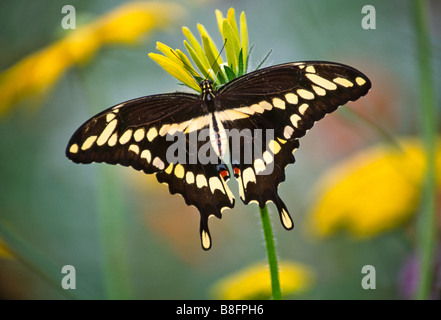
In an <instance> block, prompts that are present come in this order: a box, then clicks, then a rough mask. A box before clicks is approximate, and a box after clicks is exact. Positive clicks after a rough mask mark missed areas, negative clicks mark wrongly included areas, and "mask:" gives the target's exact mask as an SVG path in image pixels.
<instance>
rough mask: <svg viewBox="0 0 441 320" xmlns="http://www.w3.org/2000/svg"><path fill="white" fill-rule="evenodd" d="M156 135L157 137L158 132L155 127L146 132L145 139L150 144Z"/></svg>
mask: <svg viewBox="0 0 441 320" xmlns="http://www.w3.org/2000/svg"><path fill="white" fill-rule="evenodd" d="M157 135H158V130H157V129H156V128H155V127H153V128H150V129H149V131H148V132H147V139H148V140H149V141H150V142H152V141H153V139H155V138H156V136H157Z"/></svg>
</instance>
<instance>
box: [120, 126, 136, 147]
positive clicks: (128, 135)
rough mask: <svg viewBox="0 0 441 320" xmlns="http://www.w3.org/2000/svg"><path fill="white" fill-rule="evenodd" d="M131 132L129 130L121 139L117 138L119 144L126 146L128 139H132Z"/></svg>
mask: <svg viewBox="0 0 441 320" xmlns="http://www.w3.org/2000/svg"><path fill="white" fill-rule="evenodd" d="M132 132H133V130H132V129H129V130H127V131H126V132H124V134H123V135H122V136H121V138H119V143H121V144H126V143H127V142H129V141H130V139H131V138H132Z"/></svg>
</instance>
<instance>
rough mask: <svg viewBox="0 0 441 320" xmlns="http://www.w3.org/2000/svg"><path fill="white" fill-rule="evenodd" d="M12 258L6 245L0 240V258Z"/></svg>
mask: <svg viewBox="0 0 441 320" xmlns="http://www.w3.org/2000/svg"><path fill="white" fill-rule="evenodd" d="M12 257H13V254H12V252H11V251H10V250H9V248H8V247H7V246H6V244H5V243H4V242H3V241H2V239H0V258H8V259H11V258H12Z"/></svg>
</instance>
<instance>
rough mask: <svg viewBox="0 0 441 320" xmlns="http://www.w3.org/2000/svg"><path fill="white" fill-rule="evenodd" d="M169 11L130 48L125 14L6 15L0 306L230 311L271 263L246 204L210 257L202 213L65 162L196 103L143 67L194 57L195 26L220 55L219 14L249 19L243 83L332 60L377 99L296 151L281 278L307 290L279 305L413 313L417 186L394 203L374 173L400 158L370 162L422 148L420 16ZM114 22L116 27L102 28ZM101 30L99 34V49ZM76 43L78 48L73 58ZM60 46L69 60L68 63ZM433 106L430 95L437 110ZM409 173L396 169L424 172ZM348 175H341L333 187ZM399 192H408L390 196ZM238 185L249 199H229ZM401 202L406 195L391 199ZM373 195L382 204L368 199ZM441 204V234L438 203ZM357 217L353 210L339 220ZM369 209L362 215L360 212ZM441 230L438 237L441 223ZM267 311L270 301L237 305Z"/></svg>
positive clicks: (36, 6) (352, 109)
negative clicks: (246, 280)
mask: <svg viewBox="0 0 441 320" xmlns="http://www.w3.org/2000/svg"><path fill="white" fill-rule="evenodd" d="M147 3H148V1H147ZM164 3H167V5H166V6H161V5H157V6H155V5H154V6H152V7H148V6H147V7H143V6H141V5H140V6H139V8H142V10H143V12H144V13H145V12H147V13H146V16H145V19H147V20H148V21H150V20H151V23H150V24H149V25H147V26H142V25H141V26H140V27H139V30H138V31H136V30H135V31H133V30H132V31H130V30H128V31H127V39H126V38H125V36H126V35H125V34H124V32H123V31H121V30H124V27H123V26H125V27H127V26H128V25H127V23H130V22H128V21H126V20H121V21H119V22H118V19H117V18H115V17H116V16H111V15H109V12H114V13H115V12H116V13H115V14H116V15H117V13H118V12H120V13H121V10H122V9H121V8H122V6H123V5H127V4H130V2H124V1H116V0H112V1H108V0H106V1H104V0H95V1H85V0H73V1H68V2H67V1H66V3H64V2H63V1H48V0H42V1H38V2H36V1H24V0H14V1H12V0H6V1H1V2H0V21H1V22H0V25H1V28H0V51H1V54H0V73H1V75H0V98H1V100H2V101H1V102H0V298H4V299H108V298H116V299H119V298H134V299H210V298H224V297H226V296H225V295H223V294H224V293H223V292H222V291H221V290H220V289H219V283H222V281H223V279H226V278H228V277H229V276H231V275H234V274H236V273H237V272H239V271H240V270H244V268H245V270H246V268H247V267H248V266H252V265H255V264H256V263H265V261H266V250H265V244H264V240H263V234H262V228H261V223H260V217H259V211H258V209H257V206H256V205H249V206H245V205H243V204H242V203H241V202H240V201H238V199H239V198H238V196H236V200H237V201H236V206H235V208H234V209H233V210H228V211H226V212H224V214H223V218H222V219H221V220H219V219H216V218H214V219H210V230H211V234H212V240H213V247H212V249H211V250H210V251H208V252H205V251H203V250H202V249H201V247H200V242H199V241H200V240H199V214H198V212H197V210H196V209H195V208H193V207H187V206H186V205H185V203H184V200H183V199H182V198H181V197H179V196H177V195H173V196H172V195H170V194H169V193H168V189H167V187H166V186H164V185H161V184H159V183H158V182H157V181H156V179H155V177H153V176H146V175H144V174H143V173H140V172H137V171H135V170H133V169H129V168H125V167H120V166H109V165H104V164H91V165H77V164H74V163H71V162H70V161H69V160H68V159H67V158H66V157H65V147H66V145H67V142H68V141H69V138H70V136H71V135H72V134H73V132H74V131H75V130H76V129H77V128H78V127H79V126H80V125H81V124H82V123H83V122H85V121H86V120H87V119H89V118H90V117H91V116H93V115H94V114H96V113H98V112H100V111H102V110H104V109H106V108H108V107H110V106H112V105H115V104H118V103H120V102H123V101H125V100H128V99H131V98H135V97H140V96H144V95H150V94H155V93H165V92H173V91H177V90H178V91H188V89H187V88H186V87H183V86H180V85H179V84H178V83H177V81H176V80H175V79H174V78H172V77H171V76H170V75H169V74H167V73H165V72H164V71H163V70H162V69H161V68H160V67H159V66H158V65H157V64H156V63H154V62H153V61H152V60H150V59H149V58H148V55H147V54H148V53H149V52H157V50H156V49H155V47H156V41H160V42H163V43H165V44H167V45H169V46H171V47H173V48H179V49H181V50H183V51H185V48H184V46H183V43H182V41H183V39H184V36H183V34H182V32H181V26H188V27H189V28H190V29H191V30H192V31H193V33H194V34H195V35H196V34H197V27H196V25H197V23H201V24H203V25H204V26H205V27H206V29H207V30H208V32H209V33H210V35H211V36H212V37H213V38H214V39H215V40H216V41H217V44H218V46H219V48H220V47H221V42H222V41H221V37H220V36H219V31H218V26H217V22H216V17H215V9H219V10H221V11H222V12H223V14H224V16H226V14H227V11H228V9H229V8H230V7H234V8H235V10H236V17H238V16H239V14H240V12H242V11H245V13H246V17H247V23H248V32H249V41H250V45H253V50H252V53H251V57H250V59H251V61H250V65H249V71H252V70H254V69H255V68H256V67H257V66H258V65H259V63H260V62H261V61H262V59H263V58H264V57H265V55H266V54H267V53H268V52H269V51H270V50H272V52H271V55H270V56H269V58H268V59H267V60H266V61H265V64H264V65H265V66H268V65H273V64H278V63H283V62H290V61H301V60H327V61H335V62H340V63H344V64H348V65H351V66H353V67H355V68H357V69H359V70H361V71H362V72H364V73H365V74H366V75H367V76H368V77H369V78H370V79H371V81H372V84H373V87H372V90H371V91H370V92H369V94H368V95H367V96H366V97H364V98H362V99H360V100H359V101H357V102H355V103H350V104H349V105H348V106H346V107H344V108H340V109H339V110H338V111H337V112H335V113H333V114H332V115H328V116H327V117H326V118H325V119H323V120H322V121H320V122H319V123H317V124H316V125H315V127H314V128H313V129H312V130H310V131H309V132H308V133H307V135H306V136H305V137H304V138H302V139H301V141H300V144H301V147H300V149H299V150H298V151H296V154H295V156H296V163H295V164H294V165H290V166H288V167H287V169H286V175H287V180H286V181H285V182H284V183H282V184H281V186H280V188H279V194H280V196H281V198H282V199H284V202H285V203H286V205H287V207H288V208H289V210H290V212H291V214H292V216H293V219H294V220H295V224H296V227H295V228H294V230H292V231H289V232H288V231H285V230H284V229H283V227H282V225H281V224H280V222H279V218H278V215H277V211H276V209H275V207H273V205H272V204H270V205H269V210H270V214H271V218H272V222H273V231H274V233H275V237H276V246H277V252H278V257H279V259H280V261H281V263H284V262H286V263H287V264H290V263H292V264H296V266H299V270H300V271H299V270H297V269H296V270H297V271H296V270H292V272H293V274H295V273H296V272H298V274H297V275H299V277H300V278H304V277H308V281H306V282H307V283H306V284H304V285H301V284H298V285H296V284H295V283H291V286H289V283H286V284H284V283H283V282H282V290H283V288H284V286H286V288H288V287H290V288H291V289H286V290H284V291H285V298H286V299H407V298H412V297H413V296H414V293H415V290H416V286H417V282H418V263H417V260H416V253H417V242H416V236H415V234H416V232H417V231H416V227H415V226H416V220H417V216H418V212H419V208H420V193H421V191H420V190H421V188H420V187H421V181H422V179H423V174H422V172H423V169H421V170H420V171H418V172H420V174H416V175H415V177H412V180H411V182H409V181H410V180H408V179H404V180H405V181H406V182H405V183H410V187H409V185H407V187H408V188H407V189H406V190H407V191H406V192H404V191H403V192H402V193H400V192H401V191H400V190H402V189H400V188H401V187H402V186H403V183H404V182H403V183H401V182H400V181H399V179H398V181H397V180H393V179H394V177H390V176H389V175H388V171H387V170H381V168H383V167H381V165H382V164H381V161H380V160H378V159H383V158H381V157H384V159H386V158H387V159H389V158H388V157H389V153H388V152H389V151H388V150H389V149H388V147H385V149H384V150H383V151H382V152H383V153H381V152H380V151H378V149H375V150H377V151H372V150H373V149H372V148H376V147H377V146H379V145H386V146H388V145H391V144H397V143H398V144H400V143H401V142H400V141H402V138H403V137H413V138H414V139H416V140H418V139H419V137H420V136H421V132H422V129H421V128H422V122H421V120H420V108H421V106H420V105H421V102H420V101H421V98H420V83H419V82H420V77H419V69H418V47H417V35H416V32H415V27H414V17H413V14H414V12H413V10H412V8H411V6H410V3H411V2H407V1H369V2H366V1H360V0H356V1H338V0H335V1H307V0H296V1H288V0H287V1H282V0H271V1H270V0H268V1H266V0H259V1H255V0H242V1H209V0H193V1H169V2H161V4H162V5H164ZM367 4H369V5H371V6H372V7H373V8H374V9H375V17H374V18H375V21H373V20H372V19H373V18H372V19H371V20H369V21H365V22H366V23H367V25H368V26H370V27H373V26H374V25H373V23H375V28H371V29H365V28H363V25H362V20H363V18H366V15H367V14H368V12H365V13H362V8H363V6H365V5H367ZM428 4H429V6H430V10H429V16H428V24H429V27H430V31H431V36H432V38H431V41H432V43H433V51H432V54H433V60H432V63H433V69H432V72H433V75H434V77H433V79H432V80H433V87H434V88H439V87H440V74H441V73H440V67H441V66H440V61H441V59H440V58H441V55H440V33H439V30H441V28H440V23H441V5H440V2H438V1H429V2H428ZM64 5H72V6H74V8H75V17H76V21H75V22H76V29H72V30H66V29H64V28H63V25H62V21H63V18H65V17H66V15H67V13H62V8H63V7H64ZM370 9H371V8H370ZM118 10H119V11H118ZM149 10H152V11H151V13H148V12H149ZM369 12H372V10H370V11H369ZM149 14H150V15H149ZM371 14H372V13H371ZM103 17H104V18H103ZM142 17H143V16H141V18H142ZM112 19H113V20H112ZM149 19H150V20H149ZM97 21H101V25H100V24H99V23H98V22H97ZM103 21H104V22H103ZM70 23H72V21H70ZM106 23H107V26H108V28H107V27H103V25H106ZM118 23H122V24H121V25H118ZM83 27H85V28H83ZM94 28H95V29H94ZM106 28H107V29H106ZM97 29H99V30H100V32H96V33H93V30H97ZM127 29H130V28H128V27H127ZM118 32H121V33H122V35H118ZM130 32H132V33H133V34H132V35H133V39H132V38H130V37H131V36H130V35H129V33H130ZM91 34H93V36H92V35H91ZM112 37H113V38H112ZM118 37H120V38H118ZM66 39H74V40H75V41H76V42H75V41H74V42H73V45H72V43H68V41H67V40H66ZM57 46H59V47H63V46H66V47H68V48H69V50H70V51H62V50H61V51H56V50H55V49H54V48H56V47H57ZM57 48H58V47H57ZM72 48H75V50H76V51H75V50H73V49H72ZM52 50H53V51H52ZM74 51H75V52H74ZM54 52H55V53H59V52H62V53H63V52H65V53H66V52H68V53H69V54H70V55H69V56H68V55H67V53H66V54H65V55H64V54H61V56H60V55H58V54H55V53H54ZM52 53H54V54H53V55H51V54H52ZM64 59H65V60H64ZM30 66H31V67H30ZM37 71H38V72H37ZM439 105H440V104H439V92H436V106H438V109H439ZM438 132H439V130H438ZM391 141H392V142H391ZM417 144H418V142H417ZM402 148H403V150H404V149H406V146H404V147H402ZM412 148H413V147H412ZM411 150H412V151H411V152H412V154H411V155H410V156H411V158H412V157H413V156H415V157H417V158H418V157H421V154H422V151H421V150H422V149H421V148H420V149H419V147H418V146H417V147H415V148H413V149H411ZM378 152H380V153H378ZM418 152H419V153H418ZM392 153H393V151H392ZM405 154H407V153H405V152H403V154H402V155H403V157H401V156H400V155H398V156H396V157H395V158H394V159H393V160H391V161H397V163H400V164H401V160H402V158H405V159H408V158H406V157H405ZM357 155H358V157H357ZM360 155H362V156H360ZM370 157H372V161H376V160H378V161H379V162H378V163H377V166H376V165H372V166H370V167H369V168H371V169H372V170H373V171H372V172H370V173H368V174H366V173H365V175H367V176H370V177H372V179H370V180H369V179H367V180H366V182H365V183H363V182H358V184H357V183H355V182H354V184H353V185H351V184H349V187H348V188H349V189H348V190H350V191H349V192H348V193H345V192H343V193H340V194H338V195H334V198H333V199H339V200H338V201H335V203H334V205H329V204H327V202H326V197H330V196H332V195H330V193H332V190H337V191H338V190H341V188H340V189H338V183H339V179H342V178H344V177H349V178H350V179H354V180H357V172H358V171H357V170H358V169H359V168H357V165H359V166H363V165H365V164H366V165H368V164H369V161H370V159H371V158H370ZM354 159H355V160H354ZM414 160H415V159H413V160H409V161H410V162H409V163H407V165H406V166H404V165H403V166H402V167H401V166H400V165H397V166H395V165H393V166H394V167H397V168H400V169H403V171H404V172H407V171H408V172H413V171H415V170H416V169H415V166H414V165H413V164H414V162H413V161H414ZM348 161H349V163H348ZM406 161H407V160H406ZM415 161H417V162H418V160H415ZM388 163H389V165H390V163H395V162H388ZM438 163H439V161H438ZM345 164H347V165H345ZM336 167H337V168H339V170H337V171H332V170H333V168H336ZM351 170H352V171H351ZM366 170H367V169H366ZM440 171H441V168H440ZM383 172H384V174H385V175H384V176H382V175H381V174H383ZM400 176H401V175H400ZM323 177H327V178H326V179H325V180H326V181H324V180H323V179H324V178H323ZM349 178H348V179H349ZM395 184H397V185H398V184H399V187H397V188H395V189H394V185H395ZM229 185H230V187H231V189H232V190H233V192H234V193H235V195H238V193H237V187H236V186H235V182H234V181H230V183H229ZM438 185H439V184H438ZM351 186H352V187H351ZM390 189H393V192H395V193H392V194H391V193H388V191H390ZM372 190H376V191H378V190H385V191H384V193H382V192H377V194H375V195H371V194H370V192H371V191H372ZM409 190H410V191H409ZM337 191H336V192H337ZM437 194H438V211H437V216H438V217H439V215H440V214H439V213H440V211H439V202H440V199H441V197H440V193H439V189H438V193H437ZM347 201H352V202H354V203H355V204H354V205H353V206H352V207H351V208H352V209H351V210H346V211H345V209H344V208H343V207H344V206H343V204H345V203H346V202H347ZM357 201H358V202H357ZM331 203H332V202H331ZM391 203H393V204H394V205H395V206H393V205H391ZM367 206H368V207H369V208H370V210H369V211H368V212H366V210H363V209H360V210H359V211H357V208H366V207H367ZM389 207H393V208H391V209H390V210H389V209H387V208H389ZM377 208H383V209H384V210H382V209H378V211H377ZM323 211H325V212H328V214H322V213H321V212H323ZM379 213H381V214H379ZM370 214H372V216H370ZM348 216H350V217H351V218H348ZM383 218H384V219H383ZM360 221H361V222H362V221H368V223H367V224H366V225H367V226H366V225H363V223H361V224H360V225H359V224H357V223H358V222H360ZM436 223H437V225H436V229H439V219H438V221H437V222H436ZM438 244H439V243H438V242H436V243H435V249H434V250H435V251H436V252H439V250H438V249H439V247H438V246H437V245H438ZM440 258H441V256H440V255H437V254H435V260H436V261H437V262H435V263H434V269H433V281H432V285H433V288H432V289H433V297H434V298H439V284H440V282H441V281H440V272H439V268H438V267H439V265H440V262H441V260H440ZM65 265H71V266H74V267H75V271H76V289H75V290H65V289H63V288H62V286H61V282H62V279H63V277H64V276H66V274H63V273H62V268H63V266H65ZM365 265H371V266H373V267H374V268H375V289H364V288H363V286H362V280H363V277H364V276H366V274H363V273H362V268H363V266H365ZM287 269H289V268H287ZM302 272H303V273H302ZM242 274H243V272H242ZM245 275H246V272H245ZM302 275H303V276H302ZM306 275H307V276H306ZM249 276H250V277H252V274H251V273H250V275H249ZM287 279H288V280H286V281H288V282H289V281H294V282H295V281H300V280H289V279H292V278H289V277H288V278H287ZM237 281H239V280H237ZM284 281H285V280H284ZM300 282H301V281H300ZM256 290H257V289H256ZM239 294H240V292H239ZM268 295H269V293H268ZM262 296H263V297H265V292H263V293H262V292H256V294H255V296H253V294H251V295H244V296H240V295H238V296H236V298H253V297H262Z"/></svg>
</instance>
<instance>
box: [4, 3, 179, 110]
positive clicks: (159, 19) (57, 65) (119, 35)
mask: <svg viewBox="0 0 441 320" xmlns="http://www.w3.org/2000/svg"><path fill="white" fill-rule="evenodd" d="M182 15H183V10H182V9H181V7H179V6H178V5H175V4H167V3H160V2H130V3H127V4H123V5H121V6H120V7H118V8H116V9H115V10H113V11H111V12H109V13H107V14H105V15H103V16H102V17H101V18H99V19H97V20H96V21H94V22H92V23H90V24H88V25H85V26H83V27H80V28H78V29H76V30H73V31H72V32H70V33H69V34H68V35H67V36H66V37H65V38H63V39H61V40H59V41H57V42H56V43H54V44H52V45H50V46H48V47H46V48H44V49H41V50H40V51H38V52H35V53H33V54H31V55H29V56H27V57H25V58H23V59H22V60H20V61H18V62H17V63H16V64H15V65H13V66H12V67H10V68H9V69H7V70H5V71H3V72H2V73H1V74H0V116H1V115H2V114H4V113H6V112H7V111H9V110H10V109H11V107H12V106H13V105H14V104H15V103H17V102H18V101H20V100H22V99H24V98H27V97H31V96H33V95H42V94H44V93H46V92H47V90H48V89H50V88H51V87H52V86H53V85H54V83H55V82H56V81H57V80H58V79H59V78H60V76H61V75H62V74H63V73H64V72H65V71H66V70H67V69H68V68H70V67H72V66H74V65H81V64H84V63H85V62H86V61H88V60H89V59H90V58H91V57H92V56H93V55H94V54H95V53H96V52H97V50H98V49H99V48H101V47H102V46H104V45H109V44H134V43H136V41H137V40H138V39H140V37H141V36H143V35H144V34H146V33H147V32H151V31H152V30H153V29H154V28H157V29H158V28H165V27H166V26H167V25H169V24H170V23H171V22H173V21H175V20H177V19H178V18H179V17H181V16H182Z"/></svg>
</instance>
